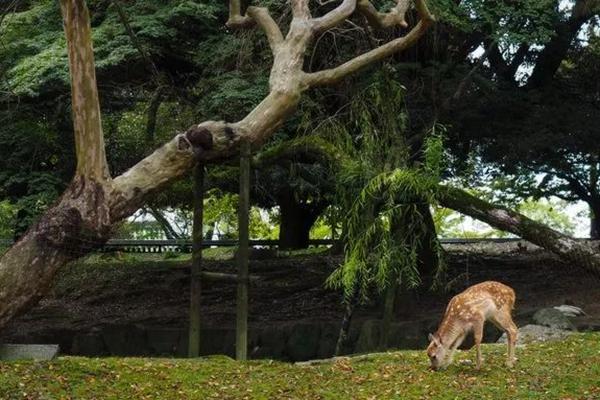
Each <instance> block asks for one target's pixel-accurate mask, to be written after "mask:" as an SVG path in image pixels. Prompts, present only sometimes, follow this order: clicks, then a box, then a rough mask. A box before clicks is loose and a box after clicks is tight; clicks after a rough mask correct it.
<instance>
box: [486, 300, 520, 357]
mask: <svg viewBox="0 0 600 400" xmlns="http://www.w3.org/2000/svg"><path fill="white" fill-rule="evenodd" d="M492 322H493V323H494V325H496V326H497V327H498V328H500V329H502V330H503V331H504V332H506V336H507V338H508V359H507V360H506V365H507V366H509V367H512V366H513V365H514V364H515V360H516V358H515V346H516V344H517V332H518V329H517V325H515V323H514V321H513V319H512V316H511V312H510V309H508V308H507V307H503V308H502V309H500V310H499V311H498V313H497V314H496V315H495V316H494V317H493V318H492Z"/></svg>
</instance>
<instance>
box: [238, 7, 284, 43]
mask: <svg viewBox="0 0 600 400" xmlns="http://www.w3.org/2000/svg"><path fill="white" fill-rule="evenodd" d="M232 3H233V6H232ZM229 4H230V6H229V7H230V8H229V20H228V21H227V23H226V25H227V26H228V27H230V28H249V27H252V26H253V25H254V24H255V23H256V24H257V25H258V26H259V27H260V28H261V29H262V30H263V31H264V32H265V35H266V36H267V40H268V41H269V46H271V51H272V52H273V54H275V52H276V51H277V47H278V46H279V45H280V44H281V43H282V42H283V34H282V33H281V30H280V29H279V26H278V25H277V23H276V22H275V20H274V19H273V17H271V14H270V13H269V10H267V9H266V8H264V7H248V9H247V10H246V15H244V16H242V15H240V6H239V0H231V1H230V2H229Z"/></svg>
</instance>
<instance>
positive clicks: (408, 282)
mask: <svg viewBox="0 0 600 400" xmlns="http://www.w3.org/2000/svg"><path fill="white" fill-rule="evenodd" d="M360 93H361V94H360V95H357V96H356V97H355V98H354V99H353V102H352V103H351V105H350V106H349V112H348V115H346V116H345V117H341V118H337V119H332V120H329V121H327V123H325V124H324V125H323V127H322V128H321V129H320V130H319V131H323V132H324V133H323V134H324V135H325V136H326V137H328V138H329V139H330V140H332V141H334V142H335V143H336V144H337V146H338V149H341V150H342V151H343V152H344V157H343V161H342V162H341V163H340V164H339V165H338V172H337V178H336V179H337V182H338V188H337V193H338V195H337V203H336V205H337V207H338V209H339V210H340V211H341V215H340V218H341V220H342V221H343V228H344V229H343V231H344V243H345V259H344V263H343V264H342V265H341V266H340V267H339V268H338V269H337V270H336V271H335V272H334V273H333V274H332V275H331V276H330V278H329V279H328V284H329V285H331V286H333V287H336V288H341V289H343V291H344V293H345V296H346V297H347V298H349V297H352V296H355V295H356V294H357V293H358V295H359V296H360V297H361V298H363V299H365V298H366V297H367V296H369V294H370V293H372V291H373V289H375V290H384V289H386V288H387V287H389V286H390V285H395V284H401V285H403V286H404V287H407V288H414V287H416V286H419V284H420V283H421V271H420V270H419V261H420V260H419V253H418V251H419V249H420V248H423V247H424V246H425V247H428V248H430V249H432V250H433V251H434V252H436V253H438V255H439V252H440V250H441V248H440V246H439V243H438V242H437V238H436V236H435V234H434V235H433V236H430V235H429V234H430V233H431V232H429V228H430V226H429V225H428V223H427V217H428V216H429V215H428V214H424V212H423V207H424V209H425V210H426V212H427V213H428V212H429V208H428V207H429V204H432V203H434V202H435V193H436V188H437V184H438V182H439V179H440V175H439V173H440V171H441V156H442V153H443V151H442V143H441V137H440V136H439V135H436V134H435V132H431V133H430V135H429V137H428V139H427V146H426V150H425V151H424V154H423V157H422V159H423V162H421V163H414V161H411V159H410V155H411V150H410V148H409V147H408V145H407V137H406V134H407V130H406V112H405V110H404V109H403V105H404V99H403V93H404V88H403V87H402V86H401V85H399V84H398V83H397V82H394V81H392V80H390V79H389V76H387V75H386V74H385V73H382V74H378V75H377V76H376V77H375V78H374V79H373V80H372V81H371V82H370V83H368V84H367V86H366V87H364V88H361V90H360ZM338 151H340V150H338ZM334 154H335V153H334ZM437 259H438V260H440V259H441V257H438V258H437ZM439 267H440V265H438V266H437V268H439Z"/></svg>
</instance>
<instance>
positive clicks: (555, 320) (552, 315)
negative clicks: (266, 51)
mask: <svg viewBox="0 0 600 400" xmlns="http://www.w3.org/2000/svg"><path fill="white" fill-rule="evenodd" d="M533 322H535V323H536V324H537V325H544V326H547V327H550V328H556V329H567V330H571V331H574V330H576V329H575V326H574V325H573V323H572V322H571V321H570V320H569V318H568V317H566V316H565V315H564V314H563V313H562V312H561V311H559V310H557V309H555V308H542V309H541V310H538V311H537V312H536V313H535V314H533Z"/></svg>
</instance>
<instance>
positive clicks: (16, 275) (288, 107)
mask: <svg viewBox="0 0 600 400" xmlns="http://www.w3.org/2000/svg"><path fill="white" fill-rule="evenodd" d="M398 2H399V4H400V2H405V0H398ZM415 2H416V8H417V11H418V13H419V16H420V21H419V22H418V23H417V24H416V25H415V26H414V27H413V28H412V29H411V30H410V31H409V32H408V33H407V34H406V35H405V36H403V37H399V38H396V39H394V40H392V41H390V42H388V43H386V44H385V45H382V46H380V47H377V48H375V49H373V50H371V51H369V52H367V53H365V54H362V55H360V56H358V57H356V58H354V59H352V60H350V61H348V62H346V63H344V64H342V65H340V66H338V67H335V68H332V69H329V70H323V71H317V72H312V73H306V72H304V71H303V67H304V58H305V54H306V52H307V49H308V47H309V45H310V44H311V43H312V42H313V40H314V38H315V37H319V36H320V35H321V34H323V33H324V32H326V31H327V30H329V29H331V28H334V27H336V26H338V25H340V24H342V23H343V22H344V21H345V20H346V19H347V18H348V17H349V16H350V15H351V14H352V13H354V11H355V9H356V0H342V1H341V3H340V4H339V5H338V6H337V7H335V8H333V10H331V11H329V12H328V13H326V14H325V15H323V16H320V17H316V18H313V17H312V16H311V13H310V9H309V4H308V0H292V1H291V9H292V20H291V23H290V24H289V30H288V32H287V35H285V37H284V35H283V33H282V32H281V30H280V28H279V26H278V25H277V23H276V22H275V20H273V18H272V17H271V16H270V15H269V12H268V10H267V9H265V8H260V7H252V6H251V7H247V9H246V15H241V14H240V13H241V7H240V1H239V0H230V19H229V21H228V26H230V27H249V26H252V25H257V26H259V27H260V28H261V29H262V30H263V31H264V33H265V34H266V36H267V40H268V42H269V45H270V47H271V50H272V53H273V67H272V69H271V73H270V76H269V94H268V95H267V97H265V99H264V100H263V101H262V102H261V103H260V104H258V105H257V106H256V107H255V108H254V109H253V110H252V111H251V112H250V113H249V114H248V115H247V116H246V117H245V118H244V119H242V120H241V121H238V122H234V123H228V122H224V121H206V122H204V123H201V124H198V125H194V126H192V127H191V128H190V129H188V131H186V132H184V133H180V134H178V135H176V136H175V137H174V138H173V139H172V140H171V141H169V142H168V143H166V144H165V145H164V146H162V147H161V148H159V149H158V150H156V151H155V152H154V153H152V154H151V155H149V156H148V157H146V158H145V159H143V160H142V161H140V162H139V163H138V164H136V165H135V166H134V167H132V168H131V169H130V170H128V171H127V172H125V173H124V174H122V175H120V176H118V177H116V178H114V179H111V177H110V174H109V171H108V166H107V163H106V156H105V147H104V137H103V134H102V128H101V127H102V125H101V121H100V106H99V102H98V91H97V85H96V77H95V68H94V57H93V49H92V42H91V36H92V35H91V27H90V19H89V15H88V10H87V7H86V5H85V1H84V0H60V5H61V12H62V15H63V20H64V29H65V36H66V41H67V49H68V55H69V69H70V74H71V93H72V112H73V126H74V133H75V147H76V154H77V168H76V172H75V177H74V179H73V181H72V183H71V184H70V186H69V187H68V189H67V190H66V191H65V193H64V194H63V196H62V197H61V198H60V200H59V201H58V202H57V204H56V205H55V206H54V207H52V208H51V209H50V210H48V211H47V212H46V213H45V214H44V215H43V216H42V217H41V218H40V221H39V222H38V223H37V224H36V225H35V226H33V227H32V228H30V229H29V231H28V232H27V233H26V234H25V235H24V236H23V237H22V238H21V239H20V240H19V241H18V242H17V243H15V244H14V245H13V246H12V247H11V248H10V249H9V250H8V251H7V252H6V253H5V254H4V255H3V256H2V257H1V258H0V328H2V327H3V326H4V325H5V324H6V322H7V321H8V320H10V318H12V317H13V316H14V315H16V314H17V313H19V312H22V311H23V310H24V309H26V308H27V307H28V306H29V305H31V304H33V303H34V302H36V301H37V300H38V299H39V298H40V297H41V296H43V295H44V293H45V291H46V290H47V289H48V287H49V286H50V283H51V282H52V278H53V277H54V275H55V273H56V271H57V270H58V268H59V267H61V266H62V265H64V264H66V263H67V262H69V261H71V260H74V259H76V258H78V257H81V256H83V255H86V254H87V253H89V252H90V251H92V250H94V249H96V248H98V247H99V246H102V245H103V244H104V243H105V242H106V241H107V240H108V238H109V236H110V231H111V228H112V227H113V226H114V224H116V223H117V222H119V221H120V220H122V219H123V218H126V217H128V216H129V215H131V214H132V213H133V212H135V211H136V210H137V209H139V208H140V207H141V206H142V205H143V204H144V201H145V199H146V198H148V197H149V196H150V195H151V194H152V193H153V192H156V191H158V190H160V189H161V188H162V187H165V186H166V185H168V184H169V183H171V182H173V181H175V180H176V179H178V178H180V177H181V176H183V175H184V174H185V173H186V172H187V171H189V169H190V168H191V167H192V166H193V165H194V163H195V162H196V161H197V160H200V161H202V162H204V163H208V162H217V161H221V160H223V159H225V158H228V157H231V156H232V155H234V154H236V153H237V152H238V150H239V144H240V141H241V140H247V141H249V142H250V143H251V144H252V145H253V146H254V147H258V146H260V145H262V144H263V143H264V142H265V141H266V140H267V139H268V138H269V137H270V136H271V135H273V133H274V132H275V131H276V130H277V129H278V128H279V127H280V126H281V124H282V123H283V122H284V121H285V120H286V119H287V118H288V117H289V116H290V115H291V114H292V113H293V112H294V111H295V109H296V106H297V105H298V102H299V101H300V98H301V96H302V94H303V93H304V92H305V91H306V90H308V89H309V88H311V87H315V86H321V85H331V84H334V83H336V82H339V81H340V80H342V79H344V78H345V77H347V76H348V75H350V74H352V73H355V72H357V71H359V70H360V69H362V68H365V67H367V66H369V65H372V64H373V63H376V62H379V61H381V60H383V59H385V58H386V57H389V56H391V55H393V54H395V53H397V52H399V51H402V50H404V49H406V48H408V47H410V46H412V45H413V44H415V43H416V42H417V40H418V39H419V38H420V37H421V36H422V35H423V34H424V33H425V31H426V30H427V28H428V27H429V26H430V25H431V24H432V23H433V16H432V15H431V14H430V13H429V11H428V10H427V6H426V4H425V3H424V1H423V0H415ZM366 12H368V11H366Z"/></svg>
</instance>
